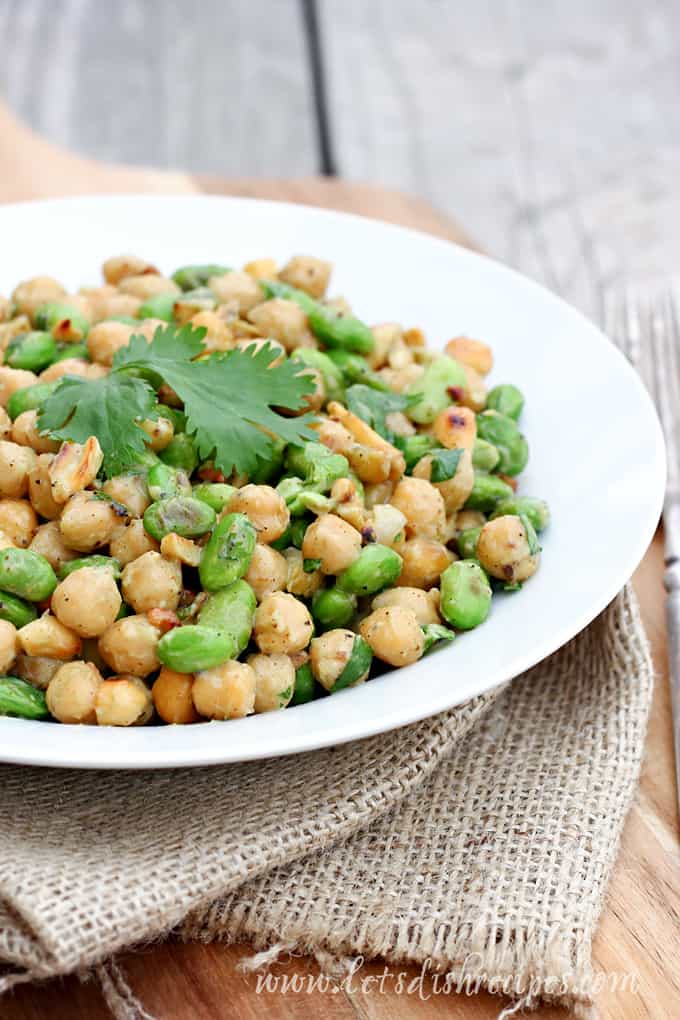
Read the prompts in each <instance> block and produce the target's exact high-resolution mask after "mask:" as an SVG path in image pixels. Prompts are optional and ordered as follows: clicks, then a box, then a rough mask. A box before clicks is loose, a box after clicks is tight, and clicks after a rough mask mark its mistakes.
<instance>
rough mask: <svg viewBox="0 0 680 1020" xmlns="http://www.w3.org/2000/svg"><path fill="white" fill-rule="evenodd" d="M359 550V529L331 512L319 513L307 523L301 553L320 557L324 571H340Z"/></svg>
mask: <svg viewBox="0 0 680 1020" xmlns="http://www.w3.org/2000/svg"><path fill="white" fill-rule="evenodd" d="M360 552H361V535H360V534H359V532H358V531H357V530H356V529H355V528H353V527H352V526H351V524H347V522H346V521H343V520H342V518H340V517H337V516H336V515H335V514H321V516H320V517H317V519H316V520H315V521H314V522H313V523H312V524H310V525H309V527H308V528H307V530H306V532H305V537H304V540H303V543H302V555H303V557H304V558H305V559H308V560H321V563H320V567H319V569H320V570H321V572H322V573H324V574H341V573H342V572H343V570H347V567H349V566H351V564H352V563H354V561H355V559H356V558H357V556H358V555H359V553H360Z"/></svg>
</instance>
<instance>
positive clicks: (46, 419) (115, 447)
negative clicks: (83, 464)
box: [38, 372, 158, 477]
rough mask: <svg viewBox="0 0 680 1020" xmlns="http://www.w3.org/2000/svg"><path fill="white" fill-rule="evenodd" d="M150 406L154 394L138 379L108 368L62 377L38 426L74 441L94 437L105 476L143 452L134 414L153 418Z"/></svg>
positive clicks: (125, 466) (120, 469)
mask: <svg viewBox="0 0 680 1020" xmlns="http://www.w3.org/2000/svg"><path fill="white" fill-rule="evenodd" d="M155 407H156V395H155V393H154V391H153V389H152V388H151V386H149V384H148V383H147V382H145V381H144V380H143V379H135V378H133V377H132V376H129V375H119V374H116V373H113V372H112V373H110V374H109V375H106V376H104V377H103V378H102V379H91V380H88V379H79V378H75V377H73V376H68V377H66V378H65V379H64V380H63V381H62V382H61V384H60V385H59V386H58V387H57V389H56V390H55V391H54V393H53V394H52V395H51V396H50V397H49V398H48V399H47V400H46V401H45V403H44V404H43V406H42V410H41V411H40V414H39V417H38V428H39V429H40V431H41V432H42V431H49V432H50V434H51V435H52V436H53V437H54V438H55V439H63V440H66V439H70V440H73V441H74V442H76V443H84V442H85V441H86V440H87V439H88V437H89V436H96V437H97V439H98V440H99V445H100V446H101V448H102V451H103V453H104V470H105V472H106V474H107V475H109V477H110V476H111V475H117V474H121V473H122V472H123V471H125V470H127V469H128V468H129V467H130V466H131V465H133V464H135V463H136V462H138V461H139V460H140V458H141V457H142V456H143V455H144V452H145V450H146V446H145V440H148V436H147V435H146V433H145V432H143V431H142V429H141V428H140V427H139V425H137V424H136V423H135V418H156V417H158V414H157V411H156V410H155Z"/></svg>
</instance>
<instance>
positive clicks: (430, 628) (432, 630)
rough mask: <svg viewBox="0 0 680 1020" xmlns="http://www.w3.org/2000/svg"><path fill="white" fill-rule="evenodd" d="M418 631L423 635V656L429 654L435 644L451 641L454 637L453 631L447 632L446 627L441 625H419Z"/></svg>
mask: <svg viewBox="0 0 680 1020" xmlns="http://www.w3.org/2000/svg"><path fill="white" fill-rule="evenodd" d="M420 629H421V630H422V632H423V634H424V635H425V645H424V647H423V655H425V653H426V652H429V650H430V649H431V648H433V647H434V646H435V645H436V644H439V642H440V641H453V639H454V638H455V636H456V635H455V633H454V631H452V630H449V628H448V627H443V626H442V624H441V623H425V624H421V627H420Z"/></svg>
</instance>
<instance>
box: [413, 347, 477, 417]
mask: <svg viewBox="0 0 680 1020" xmlns="http://www.w3.org/2000/svg"><path fill="white" fill-rule="evenodd" d="M466 385H467V380H466V377H465V372H464V370H463V368H462V367H461V366H460V365H459V364H458V362H457V361H454V359H453V358H448V357H439V358H434V359H433V360H432V361H431V362H430V364H429V365H428V366H427V368H426V369H425V371H424V372H423V374H422V375H421V376H419V377H418V379H416V381H415V382H414V383H411V385H410V386H409V387H408V389H407V390H406V391H405V396H407V397H415V396H420V399H419V400H418V402H417V403H415V404H413V405H412V406H411V407H410V408H409V409H408V411H407V414H408V415H409V417H410V418H411V419H412V420H413V421H415V422H417V423H418V424H419V425H431V424H432V422H433V421H434V420H435V418H436V417H437V415H438V414H439V412H440V411H443V410H444V409H445V408H446V407H448V406H449V404H450V403H451V395H452V391H453V392H454V393H456V392H457V391H460V395H461V396H462V395H463V392H464V391H465V387H466Z"/></svg>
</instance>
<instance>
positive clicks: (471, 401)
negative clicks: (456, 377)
mask: <svg viewBox="0 0 680 1020" xmlns="http://www.w3.org/2000/svg"><path fill="white" fill-rule="evenodd" d="M462 368H463V372H464V373H465V390H464V392H463V396H462V397H461V399H460V402H461V404H463V405H464V406H465V407H469V408H470V410H471V411H483V410H484V408H485V407H486V392H487V391H486V384H485V382H484V380H483V379H482V377H481V375H480V374H479V372H475V370H474V368H470V366H469V365H463V366H462Z"/></svg>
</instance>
